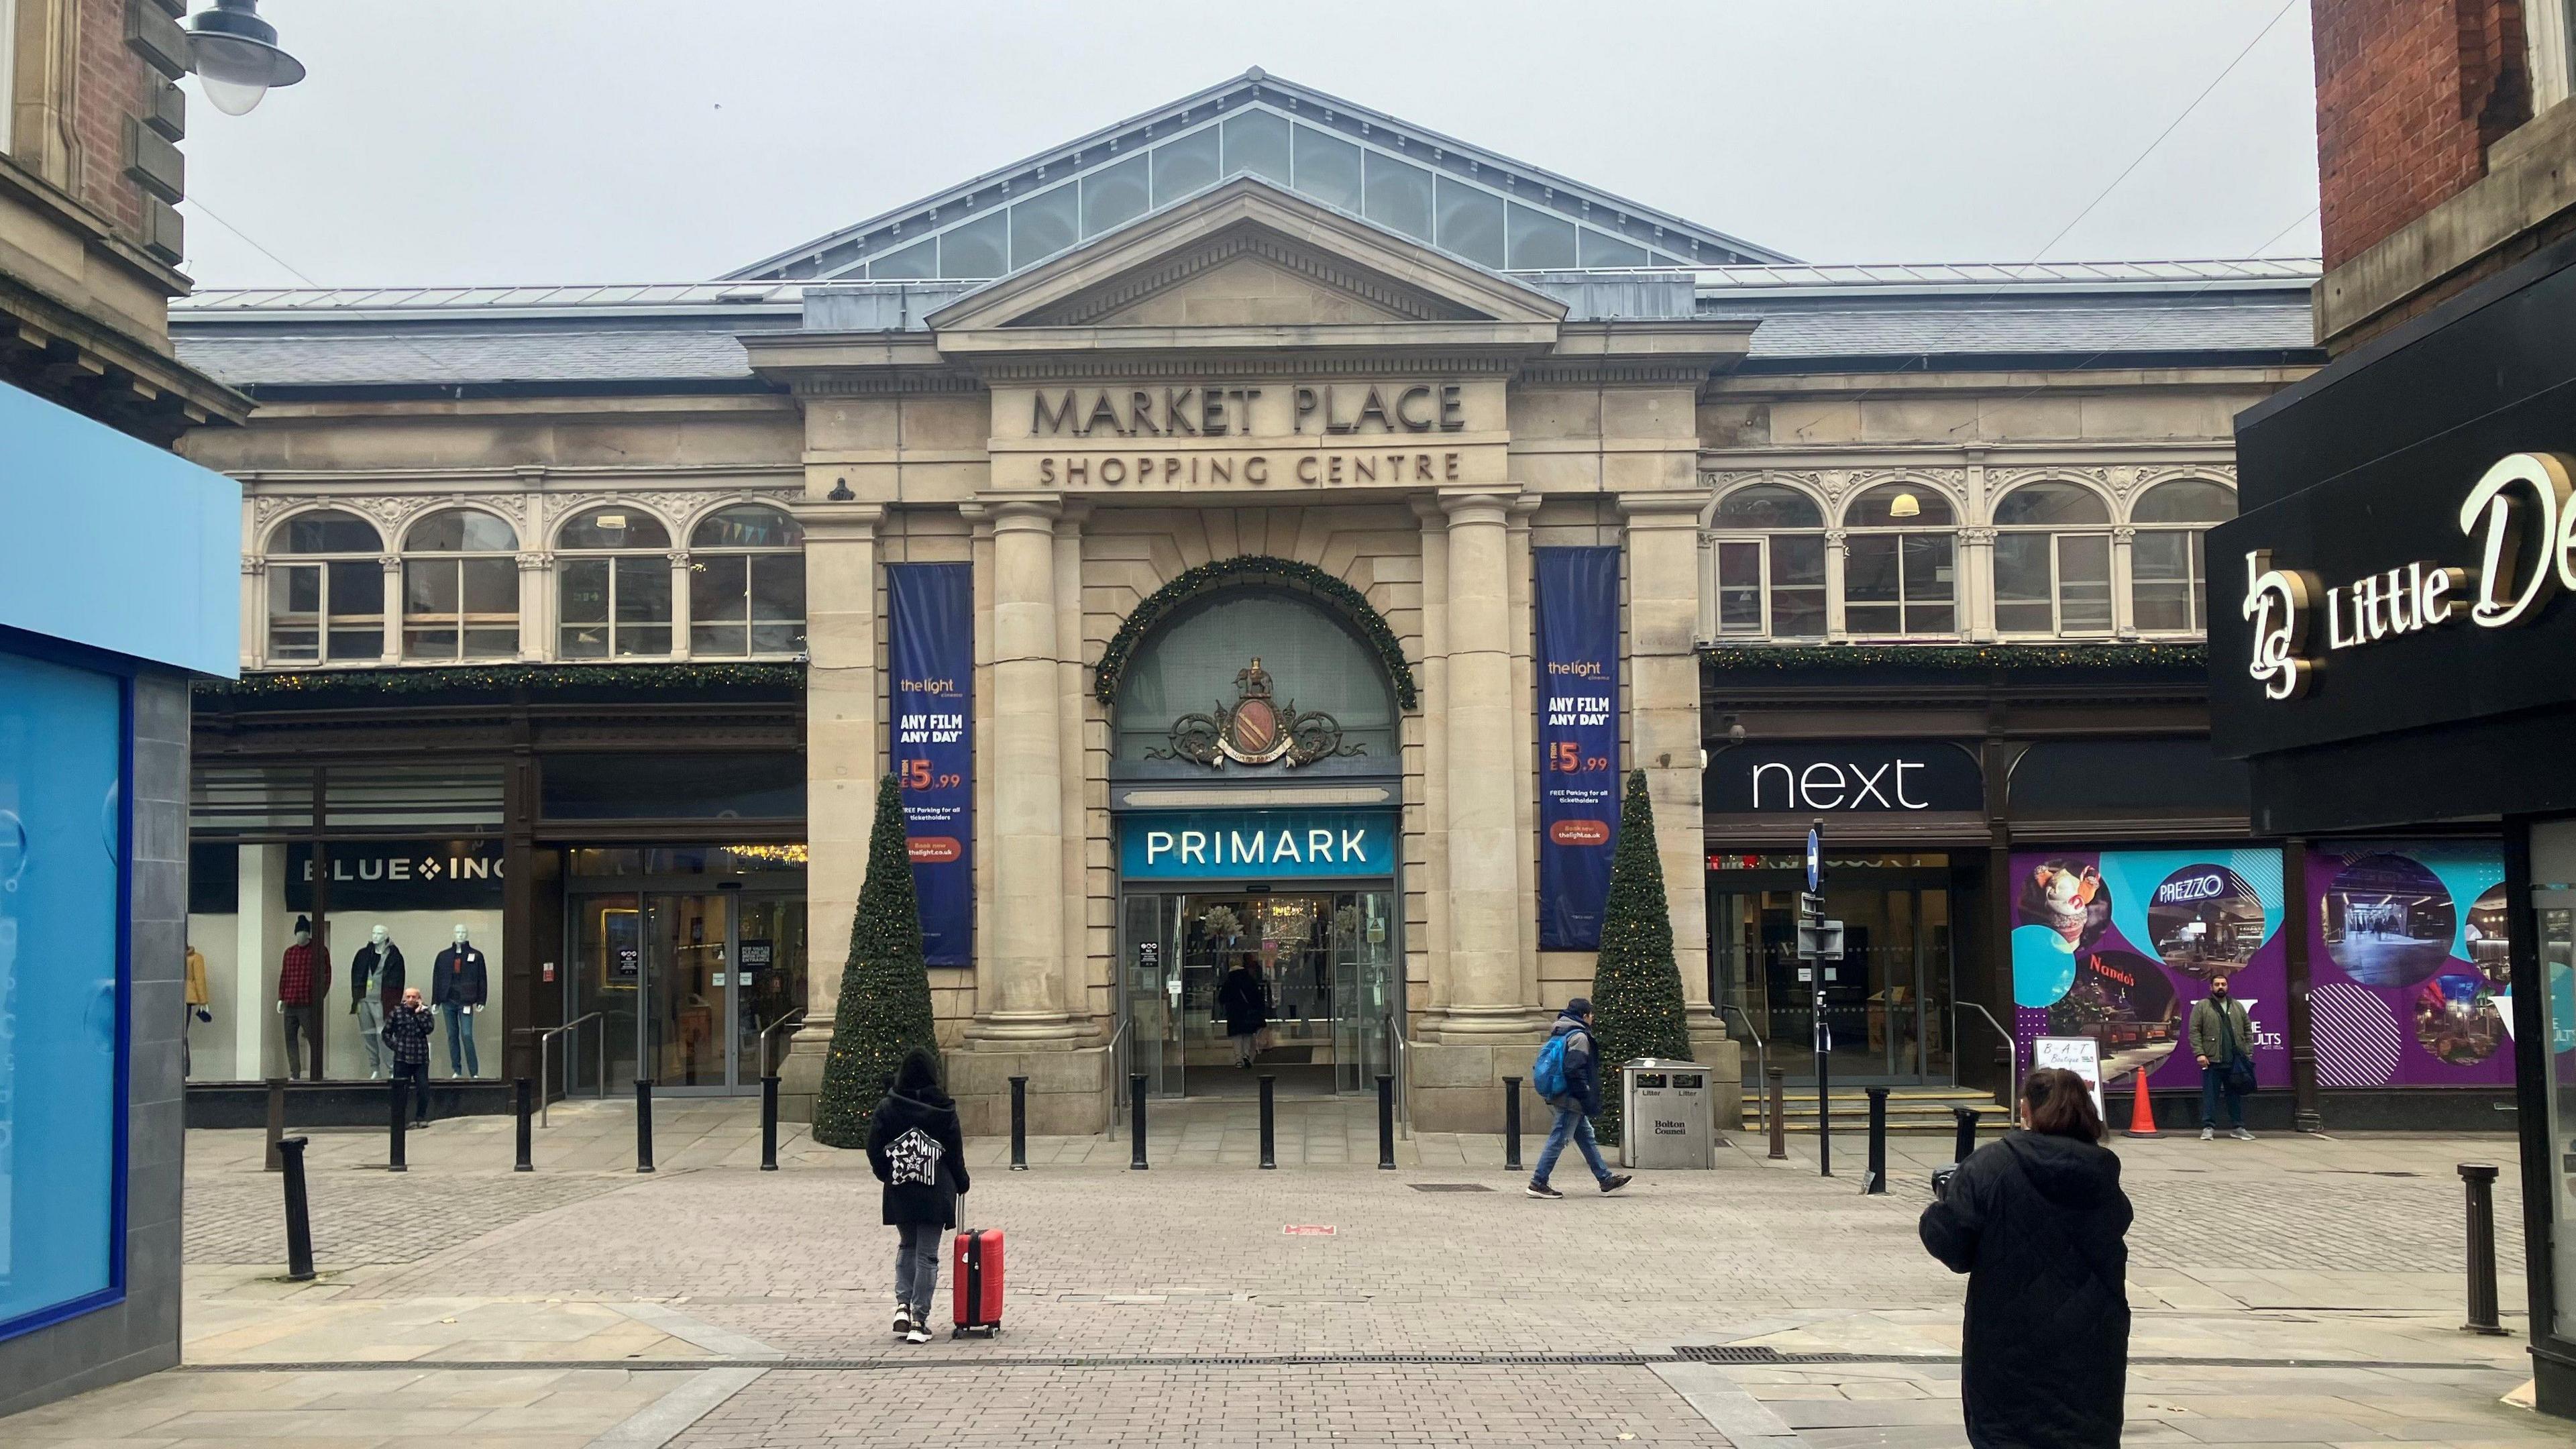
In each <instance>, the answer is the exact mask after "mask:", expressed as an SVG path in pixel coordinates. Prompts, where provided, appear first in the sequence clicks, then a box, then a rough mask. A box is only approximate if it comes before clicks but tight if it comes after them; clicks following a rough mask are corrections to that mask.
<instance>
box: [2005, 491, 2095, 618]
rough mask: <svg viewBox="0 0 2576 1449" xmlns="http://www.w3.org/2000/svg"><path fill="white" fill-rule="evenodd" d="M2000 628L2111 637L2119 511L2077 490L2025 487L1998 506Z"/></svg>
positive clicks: (2089, 494)
mask: <svg viewBox="0 0 2576 1449" xmlns="http://www.w3.org/2000/svg"><path fill="white" fill-rule="evenodd" d="M1995 628H1996V629H1997V630H1998V631H2000V632H2002V633H2006V634H2108V633H2110V632H2111V510H2110V509H2109V508H2108V507H2106V506H2105V505H2104V504H2103V502H2102V497H2101V495H2100V494H2098V493H2095V492H2094V491H2093V490H2092V489H2090V488H2086V487H2083V486H2081V485H2079V484H2074V483H2025V484H2023V485H2022V486H2021V487H2019V488H2016V489H2014V490H2013V491H2011V492H2010V493H2007V494H2005V495H2004V496H2003V499H2002V500H2001V501H2000V502H1998V503H1997V504H1996V505H1995Z"/></svg>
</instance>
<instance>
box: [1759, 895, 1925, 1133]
mask: <svg viewBox="0 0 2576 1449" xmlns="http://www.w3.org/2000/svg"><path fill="white" fill-rule="evenodd" d="M1858 874H1859V873H1858V872H1852V873H1851V874H1850V875H1846V877H1845V882H1846V883H1843V884H1837V883H1836V882H1835V880H1834V879H1833V878H1832V876H1831V875H1828V877H1827V879H1826V882H1825V916H1826V919H1828V920H1838V921H1841V922H1842V923H1843V956H1842V959H1840V960H1839V961H1812V962H1811V961H1802V960H1800V959H1798V952H1797V940H1798V931H1797V926H1798V916H1797V908H1798V892H1797V890H1796V889H1795V888H1794V885H1793V886H1792V887H1791V888H1788V889H1778V890H1763V889H1753V890H1730V891H1721V892H1719V893H1716V894H1713V895H1712V896H1711V898H1710V925H1711V938H1712V939H1711V946H1712V966H1713V969H1715V970H1716V971H1717V972H1718V973H1719V976H1720V980H1719V981H1718V983H1717V986H1718V989H1719V990H1720V991H1722V992H1724V993H1725V995H1724V998H1723V999H1725V1000H1727V1001H1729V1002H1732V1003H1733V1004H1735V1005H1737V1006H1739V1007H1741V1008H1743V1009H1744V1011H1745V1013H1746V1014H1747V1015H1749V1016H1750V1017H1751V1018H1752V1019H1753V1021H1754V1023H1755V1025H1756V1026H1757V1027H1758V1029H1759V1030H1760V1031H1761V1033H1762V1037H1763V1040H1764V1042H1765V1044H1766V1045H1767V1046H1768V1048H1769V1052H1770V1061H1771V1065H1773V1066H1775V1067H1781V1068H1783V1069H1785V1070H1786V1071H1787V1072H1788V1074H1789V1075H1790V1076H1791V1077H1792V1078H1796V1077H1798V1076H1801V1075H1806V1076H1810V1077H1812V1076H1813V1074H1814V1072H1815V1070H1816V1061H1815V1046H1816V1043H1817V1041H1818V1039H1819V1033H1818V1031H1817V1001H1818V990H1819V988H1820V987H1821V989H1822V1000H1823V1013H1824V1014H1823V1026H1824V1031H1823V1033H1822V1039H1823V1040H1824V1042H1825V1044H1826V1046H1827V1048H1828V1049H1829V1050H1830V1051H1831V1052H1832V1054H1833V1074H1834V1078H1835V1080H1837V1081H1850V1082H1886V1083H1891V1084H1896V1083H1912V1082H1923V1081H1928V1080H1930V1079H1931V1078H1932V1077H1933V1076H1935V1075H1936V1074H1940V1073H1946V1072H1947V1071H1948V1070H1949V1069H1950V1050H1949V1034H1950V1022H1949V1016H1950V1000H1951V995H1950V993H1951V980H1950V949H1951V933H1950V893H1949V891H1948V890H1947V889H1946V888H1939V889H1935V888H1924V887H1918V886H1915V885H1913V884H1911V883H1905V884H1894V883H1891V884H1885V885H1881V884H1876V883H1870V882H1867V881H1866V880H1865V879H1862V880H1853V879H1852V878H1851V877H1852V876H1853V875H1858ZM1899 879H1900V880H1901V879H1902V877H1900V878H1899ZM1728 884H1729V885H1732V884H1735V883H1734V882H1728ZM1809 973H1812V974H1809ZM1745 1070H1746V1072H1747V1073H1748V1076H1749V1074H1751V1073H1753V1072H1755V1071H1757V1070H1758V1067H1757V1066H1756V1065H1755V1063H1754V1061H1753V1060H1752V1059H1751V1058H1750V1057H1748V1058H1747V1060H1746V1065H1745ZM1757 1085H1758V1084H1757Z"/></svg>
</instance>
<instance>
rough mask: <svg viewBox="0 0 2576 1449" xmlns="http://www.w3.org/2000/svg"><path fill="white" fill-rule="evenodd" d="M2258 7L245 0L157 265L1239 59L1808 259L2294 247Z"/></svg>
mask: <svg viewBox="0 0 2576 1449" xmlns="http://www.w3.org/2000/svg"><path fill="white" fill-rule="evenodd" d="M2280 10H2281V0H1764V3H1754V0H1689V3H1675V4H1643V3H1636V4H1630V3H1619V0H1583V3H1571V0H1567V3H1554V4H1542V3H1530V0H1483V3H1475V4H1430V3H1408V0H1349V3H1345V0H1287V3H1284V4H1260V5H1224V4H1216V3H1210V0H1190V3H1186V4H1176V3H1166V0H1129V3H1123V4H1102V3H1085V4H1079V5H1074V4H1058V3H1049V4H1036V3H1021V4H1007V3H999V0H938V3H914V4H904V5H891V4H873V3H863V0H715V3H710V0H430V3H423V0H264V3H263V4H262V5H261V7H260V13H261V14H262V15H263V16H266V17H268V18H269V19H270V20H272V21H273V22H274V23H275V24H276V25H277V27H278V29H279V31H280V40H281V42H282V43H283V44H284V45H285V46H286V48H287V49H289V50H291V51H292V52H294V53H295V54H296V55H297V56H298V57H300V58H301V59H302V60H303V61H304V62H305V63H306V65H308V66H309V67H310V68H311V78H310V79H309V80H307V81H306V82H305V83H304V84H302V85H299V86H296V87H294V88H292V89H289V90H283V91H278V92H276V93H274V94H272V95H270V96H269V97H268V99H267V100H266V101H265V102H264V103H263V104H262V105H261V106H260V107H259V109H257V110H255V111H253V112H252V113H251V114H249V115H248V116H244V117H239V118H235V117H230V116H225V115H222V114H220V113H218V112H216V111H215V110H214V108H213V107H211V106H208V105H205V104H203V102H202V101H201V100H200V99H197V98H195V97H192V98H191V100H190V104H189V117H188V121H189V128H188V129H189V134H188V140H187V146H186V149H187V153H188V191H189V200H190V205H189V207H188V210H189V211H190V212H191V213H192V214H191V216H190V220H189V226H188V249H189V252H190V256H189V259H188V264H187V270H188V271H189V272H190V274H191V275H193V276H194V277H195V278H196V279H197V282H198V284H199V285H200V286H202V287H210V288H211V287H227V286H273V285H295V284H298V283H299V282H301V281H304V280H310V281H313V282H317V283H320V284H324V285H333V286H344V285H362V284H363V285H376V284H402V283H418V284H431V283H459V282H483V283H488V282H511V283H551V282H635V281H694V280H701V279H704V278H707V277H711V276H715V275H717V274H720V273H722V272H724V271H727V270H729V269H731V268H733V267H737V266H742V265H745V264H748V263H750V262H752V261H755V260H757V259H759V258H761V257H764V256H767V255H769V254H770V253H772V252H775V251H779V250H782V249H784V248H786V247H790V246H793V245H795V244H797V243H798V242H801V241H804V240H806V239H808V238H811V237H814V236H819V235H821V234H823V233H825V232H828V231H831V230H833V229H835V228H837V227H840V226H844V225H846V224H848V223H850V222H854V221H857V220H859V219H860V218H862V217H866V216H869V215H873V214H874V213H876V212H879V211H882V210H885V209H887V208H889V207H893V206H897V205H901V204H902V203H904V202H907V201H911V200H913V199H915V198H917V197H920V196H923V195H926V194H928V193H930V192H933V191H937V190H939V189H941V188H943V187H946V186H948V185H951V184H953V183H955V182H959V181H963V180H965V179H966V178H968V177H970V176H973V175H976V174H978V173H980V172H983V171H987V170H990V169H992V168H994V167H997V166H1000V165H1003V164H1005V163H1008V162H1011V161H1014V160H1017V159H1019V158H1020V157H1023V156H1026V155H1028V154H1030V153H1032V152H1035V151H1040V150H1043V149H1046V148H1048V147H1050V146H1053V145H1056V144H1057V143H1059V142H1062V141H1067V140H1070V139H1072V138H1073V137H1075V136H1077V135H1080V134H1082V133H1083V132H1086V131H1089V130H1091V129H1093V128H1095V127H1098V126H1102V125H1105V124H1107V123H1110V122H1113V121H1117V120H1120V119H1123V118H1125V117H1128V116H1131V115H1134V114H1136V113H1138V112H1140V111H1144V110H1148V109H1150V108H1152V107H1154V106H1157V105H1160V104H1161V103H1163V102H1165V101H1169V100H1173V99H1177V98H1178V97H1180V96H1183V95H1186V94H1188V93H1189V92H1191V91H1194V90H1197V89H1199V88H1201V87H1204V86H1207V85H1210V84H1213V83H1215V82H1217V81H1219V80H1222V79H1225V78H1226V77H1228V76H1232V75H1236V74H1239V73H1241V72H1242V71H1243V70H1244V69H1245V68H1246V67H1247V66H1253V65H1258V66H1261V67H1263V68H1264V69H1266V70H1268V71H1270V72H1271V73H1272V74H1274V75H1278V76H1282V77H1285V78H1287V79H1291V80H1295V81H1297V82H1299V83H1301V84H1304V85H1308V86H1312V87H1315V88H1316V89H1319V90H1324V91H1328V92H1331V93H1333V94H1336V95H1339V96H1343V97H1345V98H1347V99H1349V100H1352V101H1355V102H1359V103H1361V104H1364V105H1368V106H1371V107H1374V108H1376V109H1378V110H1381V111H1385V112H1387V113H1389V114H1391V115H1395V116H1399V117H1402V118H1403V119H1405V120H1408V121H1413V122H1416V123H1418V124H1421V125H1423V126H1427V127H1429V128H1431V129H1433V130H1437V131H1444V132H1447V133H1448V134H1450V135H1452V136H1456V137H1458V138H1460V139H1462V140H1466V141H1471V142H1474V143H1475V144H1478V145H1481V146H1484V147H1486V148H1488V149H1490V150H1493V151H1497V152H1500V153H1501V154H1503V155H1505V156H1510V157H1514V158H1517V159H1520V160H1524V161H1527V162H1530V163H1532V164H1535V165H1538V166H1543V167H1546V168H1548V169H1550V170H1554V171H1558V172H1562V173H1564V174H1566V175H1568V176H1572V177H1575V178H1578V179H1580V180H1582V181H1584V182H1586V183H1588V184H1591V185H1593V186H1596V187H1599V188H1601V189H1603V190H1606V191H1610V192H1614V193H1617V194H1620V195H1623V196H1627V197H1630V198H1633V199H1634V200H1637V201H1639V202H1643V203H1645V204H1648V205H1651V206H1655V207H1658V208H1661V209H1663V210H1665V211H1669V212H1673V213H1676V214H1678V215H1681V216H1685V217H1688V218H1691V219H1692V220H1695V221H1698V222H1701V223H1703V224H1705V225H1708V226H1712V227H1715V228H1717V229H1718V230H1721V231H1725V232H1731V233H1733V234H1735V235H1737V236H1741V237H1744V238H1746V239H1747V240H1750V241H1754V242H1758V243H1760V244H1762V245H1765V246H1768V247H1772V248H1775V249H1777V250H1780V251H1784V252H1787V253H1789V254H1791V255H1793V256H1797V257H1801V258H1804V259H1807V260H1810V261H1851V262H1870V261H1963V260H1964V261H2003V262H2022V261H2029V260H2031V259H2033V258H2034V257H2035V256H2037V255H2039V254H2040V252H2041V249H2042V248H2043V247H2047V248H2048V250H2047V253H2046V254H2047V256H2048V257H2049V258H2051V259H2055V260H2100V259H2138V258H2181V257H2213V256H2229V257H2234V256H2246V255H2252V254H2255V253H2256V252H2257V251H2258V250H2260V251H2261V252H2263V253H2265V254H2269V255H2281V256H2287V255H2297V256H2307V255H2313V254H2314V253H2315V252H2316V250H2317V231H2316V217H2315V212H2314V207H2315V204H2316V133H2315V111H2314V98H2313V94H2314V93H2313V88H2312V82H2313V77H2312V72H2311V69H2310V63H2309V43H2308V19H2307V5H2306V3H2305V0H2292V3H2291V7H2290V9H2289V11H2288V13H2287V14H2286V15H2284V16H2282V18H2281V19H2280V20H2279V22H2278V23H2277V24H2275V25H2273V26H2272V27H2271V29H2270V31H2269V32H2268V33H2264V27H2265V24H2266V22H2269V21H2271V20H2272V19H2273V17H2274V16H2275V14H2277V13H2279V12H2280ZM2258 34H2262V35H2263V38H2262V40H2261V41H2260V43H2258V44H2256V45H2255V46H2254V49H2253V50H2252V52H2251V53H2250V54H2247V55H2246V56H2245V58H2244V61H2243V63H2242V64H2241V65H2239V66H2237V68H2236V69H2235V71H2234V72H2233V73H2232V74H2230V75H2228V76H2227V78H2226V80H2225V81H2224V82H2223V83H2221V84H2220V85H2219V86H2218V88H2217V89H2216V90H2215V91H2213V92H2212V93H2211V94H2210V95H2209V97H2208V99H2207V100H2205V101H2203V102H2202V103H2201V104H2200V106H2199V108H2198V109H2197V110H2196V111H2193V112H2192V113H2191V115H2190V117H2189V119H2187V120H2185V121H2184V122H2183V123H2182V125H2181V126H2180V127H2179V128H2177V129H2176V130H2174V132H2173V133H2172V134H2171V135H2170V136H2168V137H2167V138H2166V139H2165V140H2164V141H2163V143H2162V144H2161V145H2160V146H2158V147H2157V148H2156V149H2155V151H2154V152H2153V154H2152V155H2150V156H2149V157H2148V159H2147V160H2146V162H2145V163H2144V164H2143V165H2140V166H2139V167H2138V168H2137V170H2136V171H2135V173H2134V174H2132V175H2130V176H2129V177H2128V178H2127V180H2125V181H2124V182H2122V183H2121V184H2120V185H2119V187H2118V188H2117V189H2116V190H2114V191H2113V192H2112V193H2111V195H2110V196H2109V198H2108V199H2107V200H2104V201H2103V202H2102V203H2101V205H2100V206H2099V207H2097V208H2095V209H2094V210H2093V211H2092V212H2091V214H2090V215H2089V216H2086V217H2085V219H2084V220H2083V221H2082V223H2081V224H2080V225H2078V226H2076V227H2075V229H2074V230H2073V231H2072V232H2070V233H2068V234H2067V235H2066V236H2065V237H2064V238H2063V239H2062V240H2059V241H2057V242H2056V243H2055V245H2053V246H2050V245H2049V243H2050V239H2051V238H2052V237H2054V236H2056V234H2057V233H2058V232H2059V230H2060V229H2061V228H2063V227H2065V226H2066V225H2067V224H2068V223H2069V222H2071V221H2074V220H2075V218H2076V217H2077V216H2078V214H2079V213H2082V212H2083V211H2084V209H2085V207H2086V205H2087V204H2088V203H2090V202H2091V201H2092V200H2093V199H2094V197H2095V196H2096V194H2097V193H2099V192H2100V191H2101V190H2102V188H2104V187H2105V186H2107V185H2109V184H2110V183H2111V181H2112V179H2113V178H2114V177H2116V176H2118V175H2119V174H2120V172H2121V169H2122V168H2123V167H2126V166H2127V165H2129V163H2130V162H2131V161H2132V160H2134V159H2135V158H2136V157H2137V156H2138V155H2139V153H2140V152H2141V151H2143V150H2145V149H2146V148H2147V146H2148V145H2149V143H2150V142H2152V141H2154V140H2155V139H2156V136H2157V133H2159V132H2161V131H2163V130H2164V129H2165V128H2166V127H2167V126H2168V125H2170V124H2172V123H2173V121H2174V119H2175V118H2176V117H2177V116H2180V115H2182V114H2183V112H2184V109H2185V108H2186V107H2187V106H2189V105H2190V104H2191V103H2192V99H2193V97H2195V96H2197V95H2198V94H2200V92H2201V91H2202V89H2203V88H2204V87H2206V86H2208V85H2209V84H2210V82H2211V81H2212V80H2213V79H2215V78H2216V77H2218V75H2219V74H2220V72H2221V71H2222V70H2224V69H2225V68H2226V67H2227V65H2228V63H2229V62H2230V61H2231V60H2233V59H2235V58H2236V56H2237V55H2238V53H2239V52H2240V51H2243V50H2244V49H2245V47H2246V45H2247V43H2248V42H2249V41H2253V40H2254V39H2255V37H2256V36H2257V35H2258ZM191 88H192V89H193V86H192V87H191ZM207 208H212V213H213V217H210V216H209V215H208V214H207ZM214 217H219V218H221V220H222V222H225V223H230V224H231V226H233V227H236V228H239V230H240V232H241V233H243V234H244V235H239V236H237V235H235V234H233V233H232V232H230V231H227V230H226V229H225V227H224V226H223V225H221V224H218V223H217V222H216V221H215V220H214V219H213V218H214ZM244 236H246V237H247V238H248V240H247V241H246V240H245V239H244ZM263 248H264V249H265V250H266V251H267V252H269V253H274V254H275V256H274V259H272V258H271V257H270V256H267V255H263V254H262V250H261V249H263ZM299 274H300V276H299Z"/></svg>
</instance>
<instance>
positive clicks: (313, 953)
mask: <svg viewBox="0 0 2576 1449" xmlns="http://www.w3.org/2000/svg"><path fill="white" fill-rule="evenodd" d="M330 992H331V952H330V951H329V950H328V949H327V948H325V947H323V946H319V945H316V944H315V943H314V940H313V922H312V921H311V920H309V919H307V918H306V917H303V916H297V917H296V918H295V944H294V945H292V946H289V947H287V948H286V955H285V957H284V958H283V959H282V960H280V961H279V962H278V966H277V1011H278V1014H279V1015H280V1016H282V1017H284V1018H285V1021H286V1074H287V1075H288V1076H290V1077H301V1076H306V1075H307V1073H306V1072H305V1070H304V1040H305V1039H306V1038H310V1039H311V1040H312V1043H313V1070H312V1072H311V1073H310V1077H311V1079H312V1080H313V1081H317V1082H318V1081H320V1080H322V999H323V998H324V997H326V996H328V995H329V994H330Z"/></svg>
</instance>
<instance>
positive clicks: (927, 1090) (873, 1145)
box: [868, 1084, 970, 1228]
mask: <svg viewBox="0 0 2576 1449" xmlns="http://www.w3.org/2000/svg"><path fill="white" fill-rule="evenodd" d="M868 1166H869V1167H870V1168H871V1169H873V1170H874V1171H875V1172H876V1175H877V1181H879V1182H882V1183H884V1184H885V1221H886V1223H887V1224H888V1225H889V1226H892V1225H894V1224H898V1223H937V1224H939V1225H940V1226H941V1227H943V1228H953V1227H955V1226H957V1199H958V1197H959V1195H960V1194H962V1193H964V1192H965V1191H966V1189H967V1187H968V1186H969V1185H970V1184H969V1182H968V1179H967V1176H966V1134H965V1131H964V1129H963V1128H961V1127H960V1126H959V1124H958V1121H957V1104H956V1103H955V1102H953V1101H950V1100H949V1098H948V1094H947V1093H946V1092H943V1091H941V1090H939V1088H937V1087H936V1086H927V1085H920V1084H916V1085H914V1086H913V1087H911V1088H910V1090H909V1095H907V1093H906V1092H905V1091H901V1090H898V1091H892V1092H888V1093H886V1098H885V1100H884V1101H882V1102H879V1103H878V1104H877V1115H876V1120H875V1121H874V1122H873V1123H871V1124H870V1125H869V1127H868Z"/></svg>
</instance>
